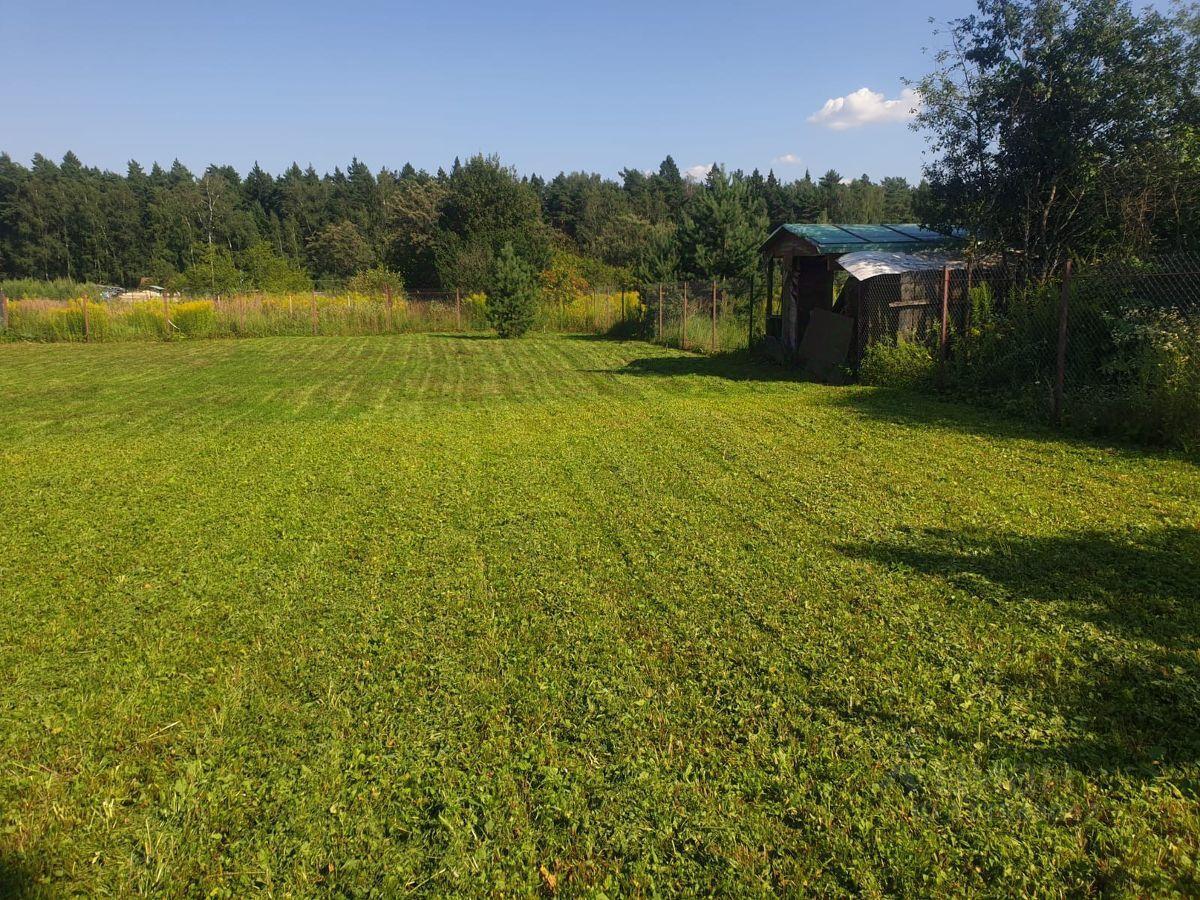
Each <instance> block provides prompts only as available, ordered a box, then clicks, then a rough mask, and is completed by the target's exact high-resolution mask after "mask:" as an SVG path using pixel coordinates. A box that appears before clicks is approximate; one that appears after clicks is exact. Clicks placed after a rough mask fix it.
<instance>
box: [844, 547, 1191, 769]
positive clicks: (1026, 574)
mask: <svg viewBox="0 0 1200 900" xmlns="http://www.w3.org/2000/svg"><path fill="white" fill-rule="evenodd" d="M839 549H841V551H842V552H843V553H845V554H847V555H848V556H852V557H855V558H858V559H864V560H869V561H871V562H874V563H877V564H880V565H883V566H887V567H889V568H893V569H896V570H899V571H915V572H918V573H921V574H923V575H928V576H931V577H934V578H938V579H944V580H945V581H947V582H949V583H950V584H951V585H953V586H954V587H955V588H957V589H958V590H960V591H963V592H966V593H968V594H970V595H972V596H974V597H976V598H978V599H980V600H983V601H985V602H989V603H992V604H994V605H996V606H997V607H1005V606H1007V605H1011V604H1018V605H1019V604H1037V605H1042V606H1047V607H1049V609H1050V612H1051V613H1052V614H1053V616H1054V618H1056V619H1062V620H1064V621H1067V622H1070V621H1073V622H1075V623H1077V624H1079V623H1086V624H1088V625H1090V626H1093V627H1094V628H1095V629H1097V630H1098V632H1099V634H1098V636H1095V637H1093V636H1090V635H1089V632H1088V631H1087V630H1084V631H1082V632H1081V634H1082V635H1083V636H1082V637H1081V638H1080V639H1079V640H1078V642H1077V643H1076V645H1075V646H1074V648H1073V653H1072V658H1071V659H1070V660H1066V661H1065V662H1066V663H1067V666H1066V667H1067V669H1068V670H1073V674H1072V676H1071V677H1068V678H1065V679H1062V680H1061V681H1060V683H1058V684H1050V683H1049V681H1050V679H1048V678H1045V677H1042V676H1041V675H1040V674H1039V673H1035V674H1033V675H1030V676H1029V677H1024V676H1020V677H1018V676H1010V680H1011V687H1012V689H1013V690H1015V691H1028V692H1029V693H1031V694H1032V695H1033V698H1034V700H1035V702H1036V703H1037V704H1038V705H1040V706H1042V707H1044V708H1045V709H1046V710H1047V712H1048V713H1049V712H1057V713H1058V714H1059V715H1061V716H1062V718H1063V719H1064V720H1065V721H1066V722H1068V723H1071V724H1072V727H1073V728H1074V729H1075V731H1076V733H1077V735H1078V737H1077V738H1076V739H1074V740H1073V741H1071V742H1070V743H1069V744H1067V745H1065V746H1055V747H1050V748H1031V747H1027V748H1021V747H1014V748H1011V751H1010V752H1011V755H1012V756H1013V757H1014V758H1016V759H1017V760H1019V761H1025V762H1035V761H1038V760H1041V761H1045V759H1046V758H1047V757H1050V758H1053V759H1058V760H1064V759H1065V760H1066V761H1067V762H1069V763H1070V764H1072V765H1074V766H1076V767H1078V768H1080V769H1083V770H1087V771H1097V772H1102V771H1107V772H1113V771H1122V772H1128V773H1135V774H1143V775H1147V776H1150V775H1154V774H1157V771H1156V768H1155V767H1156V766H1160V765H1163V764H1188V763H1195V762H1197V761H1200V655H1198V652H1200V530H1196V529H1190V528H1162V529H1158V530H1155V531H1138V532H1134V531H1130V532H1127V533H1104V532H1098V531H1096V532H1093V531H1088V532H1078V533H1073V534H1066V535H1056V536H1050V537H1026V536H1020V535H1012V534H988V533H976V532H967V533H963V532H956V531H949V530H943V529H934V530H929V531H923V532H918V533H914V534H913V535H912V537H911V539H909V540H904V541H899V542H891V543H889V542H883V543H871V544H855V545H844V546H842V547H840V548H839ZM1189 790H1190V791H1191V792H1193V793H1194V792H1196V790H1197V786H1196V785H1190V786H1189Z"/></svg>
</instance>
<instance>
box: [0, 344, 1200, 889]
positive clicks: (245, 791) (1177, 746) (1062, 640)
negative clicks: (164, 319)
mask: <svg viewBox="0 0 1200 900" xmlns="http://www.w3.org/2000/svg"><path fill="white" fill-rule="evenodd" d="M784 376H785V373H784V371H783V370H781V369H776V368H773V367H770V366H760V365H757V364H753V363H749V362H747V361H745V360H742V359H740V358H738V357H721V356H717V357H704V356H698V355H692V354H683V353H679V352H676V351H674V350H670V349H664V348H656V347H652V346H650V345H648V344H644V343H637V342H614V341H605V340H598V339H588V338H583V337H574V338H572V337H554V336H540V335H539V336H535V337H532V338H529V339H526V340H523V341H498V340H495V339H492V338H489V337H487V336H485V335H471V334H467V335H401V336H375V337H349V338H342V337H316V338H312V337H287V338H265V339H259V340H244V341H177V342H163V341H157V342H143V343H105V344H93V345H83V344H23V343H17V344H6V345H3V346H0V396H2V397H3V398H4V402H3V403H2V404H0V465H2V474H3V478H2V480H0V523H2V524H3V529H4V530H3V543H2V548H0V606H2V608H3V609H4V611H5V614H4V616H3V617H0V672H3V673H4V678H3V680H2V681H0V894H3V893H5V892H6V891H8V892H13V893H17V892H23V891H29V892H38V891H44V892H47V893H53V894H70V893H72V892H76V893H79V894H82V895H88V896H94V895H105V894H115V895H128V894H131V893H135V892H142V893H167V894H173V895H180V894H191V895H204V896H208V895H218V896H245V895H248V894H256V893H268V894H274V895H281V896H282V895H288V894H291V895H299V894H305V893H310V892H313V891H318V890H319V891H329V892H332V893H338V894H342V895H362V894H369V893H372V892H375V893H378V894H380V895H384V896H394V895H396V894H399V893H402V892H405V891H420V892H424V893H429V894H436V895H446V894H460V895H461V894H473V895H489V896H492V895H508V894H514V893H521V894H526V893H530V892H533V891H537V890H548V889H549V886H550V885H551V884H553V885H554V888H555V889H556V890H557V891H559V892H570V893H586V892H589V891H591V892H604V893H606V894H608V895H609V896H620V895H629V894H651V893H689V894H695V893H718V894H728V893H737V894H747V893H756V892H768V891H774V892H783V893H800V892H810V893H817V894H843V893H865V894H876V893H903V894H909V895H928V894H938V893H1003V894H1021V893H1038V894H1041V893H1048V894H1056V893H1070V894H1086V893H1097V892H1106V893H1133V894H1147V895H1148V894H1161V893H1164V892H1167V891H1169V890H1177V891H1179V892H1181V893H1184V894H1191V893H1195V892H1196V890H1197V888H1198V884H1197V877H1196V875H1197V868H1196V866H1197V862H1196V860H1197V859H1200V848H1198V839H1200V803H1198V801H1197V794H1196V790H1197V785H1198V784H1200V732H1198V728H1197V722H1198V721H1200V693H1198V685H1200V657H1198V655H1197V654H1198V639H1197V634H1198V631H1197V626H1198V625H1200V612H1198V610H1197V604H1196V602H1195V601H1196V597H1197V596H1200V574H1198V566H1200V563H1198V562H1197V560H1200V540H1198V539H1197V531H1196V528H1197V525H1198V522H1197V517H1198V510H1200V470H1198V469H1197V467H1196V466H1195V464H1194V463H1192V462H1189V461H1187V460H1185V459H1181V458H1177V457H1171V456H1163V455H1152V454H1146V453H1141V452H1137V451H1132V450H1127V449H1122V448H1114V447H1108V446H1103V445H1094V444H1088V443H1080V442H1068V441H1063V440H1061V439H1059V438H1058V437H1057V436H1055V435H1054V434H1052V433H1051V432H1048V431H1040V430H1037V429H1027V428H1026V427H1025V426H1023V425H1018V424H1015V423H1012V422H1009V421H1007V420H1004V419H999V418H995V417H993V416H991V415H989V414H987V413H983V412H979V411H973V410H970V409H967V408H964V407H958V406H954V405H950V404H943V403H938V402H936V401H934V400H929V399H925V398H920V397H913V396H905V395H899V394H897V395H890V394H886V393H882V392H880V391H878V390H876V389H869V388H845V389H837V388H829V387H824V386H820V385H815V384H805V383H798V382H794V381H791V380H788V379H787V378H785V377H784Z"/></svg>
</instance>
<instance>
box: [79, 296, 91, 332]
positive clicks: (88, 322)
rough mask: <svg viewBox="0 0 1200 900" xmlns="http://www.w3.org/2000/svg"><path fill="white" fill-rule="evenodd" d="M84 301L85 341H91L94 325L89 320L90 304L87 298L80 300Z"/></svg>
mask: <svg viewBox="0 0 1200 900" xmlns="http://www.w3.org/2000/svg"><path fill="white" fill-rule="evenodd" d="M80 299H82V300H83V339H84V340H85V341H90V340H91V339H92V324H91V322H90V321H89V319H88V303H87V296H86V295H85V296H83V297H82V298H80Z"/></svg>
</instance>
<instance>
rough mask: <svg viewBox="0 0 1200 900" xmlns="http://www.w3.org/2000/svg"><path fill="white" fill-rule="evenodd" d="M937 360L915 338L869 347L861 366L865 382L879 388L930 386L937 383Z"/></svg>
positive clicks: (861, 376)
mask: <svg viewBox="0 0 1200 900" xmlns="http://www.w3.org/2000/svg"><path fill="white" fill-rule="evenodd" d="M936 369H937V363H936V362H935V361H934V359H933V356H932V354H930V352H929V348H928V347H926V346H925V345H924V344H918V343H916V342H914V341H905V340H901V341H899V342H897V343H889V342H884V341H880V342H879V343H876V344H872V345H871V346H870V347H868V348H867V352H866V353H865V354H864V355H863V361H862V366H861V367H860V369H859V379H860V380H861V381H862V383H863V384H873V385H878V386H879V387H905V388H919V387H929V386H931V385H932V384H933V380H934V373H935V371H936Z"/></svg>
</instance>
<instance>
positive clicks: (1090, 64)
mask: <svg viewBox="0 0 1200 900" xmlns="http://www.w3.org/2000/svg"><path fill="white" fill-rule="evenodd" d="M978 7H979V11H978V14H977V15H972V16H967V17H965V18H962V19H957V20H955V21H953V22H951V23H949V28H948V32H947V34H948V38H949V47H948V49H946V50H944V51H943V52H941V53H939V54H938V56H937V57H936V63H937V65H936V68H935V70H934V71H933V72H932V73H930V74H929V75H928V76H926V77H925V78H923V79H922V80H921V81H920V82H919V83H918V85H917V87H918V90H919V92H920V95H921V97H922V100H923V102H922V107H921V109H920V112H919V114H918V116H917V119H916V123H915V126H916V127H917V128H920V129H923V130H925V131H926V132H927V133H928V134H929V135H930V137H931V141H932V146H933V150H934V158H933V161H932V162H931V163H930V164H929V165H928V166H927V167H926V175H927V177H928V181H929V201H930V203H929V206H928V208H927V210H926V215H927V216H929V217H930V218H931V219H932V220H933V221H932V224H940V225H965V226H967V227H968V228H970V229H971V230H972V231H973V232H974V234H975V235H976V236H977V237H978V238H980V239H981V240H983V241H984V242H986V243H988V244H991V245H993V246H995V247H997V248H1000V249H1005V250H1008V249H1018V250H1020V251H1021V253H1020V254H1019V256H1018V257H1017V259H1018V261H1019V264H1020V265H1023V266H1025V267H1026V268H1027V270H1028V272H1029V274H1031V275H1032V276H1033V277H1035V278H1044V277H1047V276H1049V275H1051V274H1052V273H1053V272H1054V271H1055V269H1056V268H1057V267H1058V266H1059V265H1060V264H1061V262H1062V261H1063V260H1064V259H1066V258H1067V256H1068V255H1077V256H1085V257H1094V256H1102V255H1107V254H1110V253H1113V252H1124V251H1127V250H1134V251H1137V250H1146V249H1151V248H1155V247H1171V246H1177V245H1178V244H1180V243H1181V242H1182V240H1183V239H1184V238H1186V237H1187V231H1188V228H1189V227H1190V228H1192V229H1194V221H1195V220H1194V217H1193V218H1192V223H1193V224H1192V225H1191V226H1188V225H1186V224H1185V223H1184V222H1182V221H1181V217H1180V216H1179V215H1178V214H1177V211H1178V210H1181V209H1187V208H1192V209H1194V208H1195V206H1196V205H1197V203H1198V201H1200V178H1198V177H1197V175H1198V174H1200V172H1198V169H1197V158H1198V154H1197V152H1196V140H1197V133H1196V130H1195V126H1196V123H1197V122H1198V121H1200V98H1198V90H1200V45H1198V41H1197V24H1196V22H1197V12H1196V7H1194V6H1193V7H1191V8H1190V9H1189V8H1186V7H1181V8H1179V9H1177V10H1176V12H1174V13H1173V14H1170V15H1167V14H1164V13H1161V12H1157V11H1155V10H1152V9H1149V8H1147V9H1146V10H1143V11H1140V12H1139V11H1134V9H1133V8H1132V7H1131V6H1130V4H1129V3H1128V2H1126V0H1071V2H1068V0H978ZM1191 234H1192V236H1193V237H1194V234H1195V232H1194V230H1193V231H1192V232H1191Z"/></svg>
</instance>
